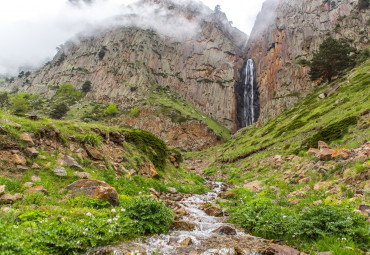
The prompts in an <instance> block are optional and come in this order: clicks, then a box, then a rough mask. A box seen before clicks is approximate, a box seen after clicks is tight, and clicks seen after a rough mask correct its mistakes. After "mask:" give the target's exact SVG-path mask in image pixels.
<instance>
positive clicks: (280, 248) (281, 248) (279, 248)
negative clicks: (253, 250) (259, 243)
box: [266, 244, 301, 255]
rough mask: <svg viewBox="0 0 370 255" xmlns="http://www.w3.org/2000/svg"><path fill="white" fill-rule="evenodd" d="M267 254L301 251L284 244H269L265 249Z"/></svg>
mask: <svg viewBox="0 0 370 255" xmlns="http://www.w3.org/2000/svg"><path fill="white" fill-rule="evenodd" d="M266 254H267V255H300V254H301V253H300V252H299V251H297V250H296V249H293V248H291V247H289V246H286V245H278V244H270V245H269V246H268V247H267V249H266Z"/></svg>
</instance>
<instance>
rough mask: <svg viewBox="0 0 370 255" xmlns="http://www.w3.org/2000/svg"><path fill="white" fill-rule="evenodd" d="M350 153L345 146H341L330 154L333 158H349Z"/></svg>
mask: <svg viewBox="0 0 370 255" xmlns="http://www.w3.org/2000/svg"><path fill="white" fill-rule="evenodd" d="M350 153H351V152H350V150H348V149H347V148H342V149H339V150H336V151H335V152H334V153H333V154H332V156H333V158H339V159H343V160H347V159H348V158H349V155H350Z"/></svg>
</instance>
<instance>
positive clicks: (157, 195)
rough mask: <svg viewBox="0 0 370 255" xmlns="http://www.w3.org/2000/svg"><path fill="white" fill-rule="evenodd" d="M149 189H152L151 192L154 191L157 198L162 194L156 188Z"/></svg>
mask: <svg viewBox="0 0 370 255" xmlns="http://www.w3.org/2000/svg"><path fill="white" fill-rule="evenodd" d="M149 191H150V193H152V194H153V195H154V196H156V197H157V198H159V197H160V196H161V194H159V192H158V191H156V190H155V189H154V188H149Z"/></svg>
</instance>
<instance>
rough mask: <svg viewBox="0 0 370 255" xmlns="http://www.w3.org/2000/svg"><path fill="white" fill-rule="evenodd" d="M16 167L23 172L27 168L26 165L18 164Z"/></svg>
mask: <svg viewBox="0 0 370 255" xmlns="http://www.w3.org/2000/svg"><path fill="white" fill-rule="evenodd" d="M17 169H18V170H19V171H21V172H25V171H27V170H28V167H26V166H20V165H18V166H17Z"/></svg>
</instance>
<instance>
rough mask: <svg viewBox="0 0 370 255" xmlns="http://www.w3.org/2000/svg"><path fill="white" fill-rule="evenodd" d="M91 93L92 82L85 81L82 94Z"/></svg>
mask: <svg viewBox="0 0 370 255" xmlns="http://www.w3.org/2000/svg"><path fill="white" fill-rule="evenodd" d="M89 91H91V81H85V82H84V84H82V92H84V93H87V92H89Z"/></svg>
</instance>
